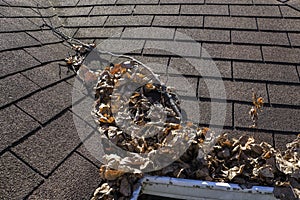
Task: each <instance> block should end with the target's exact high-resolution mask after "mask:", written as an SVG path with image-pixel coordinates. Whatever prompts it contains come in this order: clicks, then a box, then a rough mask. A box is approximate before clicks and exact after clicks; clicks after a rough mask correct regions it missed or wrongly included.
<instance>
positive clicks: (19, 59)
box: [0, 50, 39, 76]
mask: <svg viewBox="0 0 300 200" xmlns="http://www.w3.org/2000/svg"><path fill="white" fill-rule="evenodd" d="M0 60H1V63H2V64H1V65H2V66H1V68H0V76H4V75H7V74H10V73H14V72H18V71H20V70H24V69H27V68H30V67H33V66H36V65H38V64H39V62H38V61H37V60H35V59H34V58H33V57H32V56H30V55H29V54H28V53H26V52H25V51H23V50H15V51H4V52H1V53H0Z"/></svg>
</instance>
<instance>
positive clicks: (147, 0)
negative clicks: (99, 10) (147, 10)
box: [116, 0, 159, 4]
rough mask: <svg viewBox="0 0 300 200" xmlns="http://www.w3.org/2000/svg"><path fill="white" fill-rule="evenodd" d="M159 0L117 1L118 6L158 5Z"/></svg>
mask: <svg viewBox="0 0 300 200" xmlns="http://www.w3.org/2000/svg"><path fill="white" fill-rule="evenodd" d="M158 1H159V0H117V2H116V4H158Z"/></svg>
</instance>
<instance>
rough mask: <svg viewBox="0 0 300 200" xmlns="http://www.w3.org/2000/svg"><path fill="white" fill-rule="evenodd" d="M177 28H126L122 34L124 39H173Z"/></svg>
mask: <svg viewBox="0 0 300 200" xmlns="http://www.w3.org/2000/svg"><path fill="white" fill-rule="evenodd" d="M174 33H175V28H168V29H163V28H157V27H156V28H153V27H145V28H125V30H124V31H123V33H122V38H130V39H135V38H139V39H173V37H174Z"/></svg>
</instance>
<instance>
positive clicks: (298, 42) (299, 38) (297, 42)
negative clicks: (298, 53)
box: [289, 33, 300, 47]
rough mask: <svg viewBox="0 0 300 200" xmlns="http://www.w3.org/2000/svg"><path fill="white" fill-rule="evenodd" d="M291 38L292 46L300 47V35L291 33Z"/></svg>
mask: <svg viewBox="0 0 300 200" xmlns="http://www.w3.org/2000/svg"><path fill="white" fill-rule="evenodd" d="M289 38H290V41H291V45H292V46H294V47H295V46H297V47H298V46H300V34H299V33H289Z"/></svg>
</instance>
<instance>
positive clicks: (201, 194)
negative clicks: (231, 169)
mask: <svg viewBox="0 0 300 200" xmlns="http://www.w3.org/2000/svg"><path fill="white" fill-rule="evenodd" d="M273 191H274V188H273V187H264V186H254V187H252V188H251V189H243V188H241V187H240V186H239V185H238V184H231V183H220V182H210V181H200V180H189V179H180V178H170V177H159V176H146V177H144V178H143V179H141V181H140V187H139V188H137V189H136V190H135V191H134V193H133V195H132V198H131V200H137V199H138V197H139V195H141V194H148V195H155V196H162V197H168V198H176V199H191V200H192V199H197V200H278V199H277V198H275V196H274V193H273Z"/></svg>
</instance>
